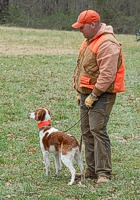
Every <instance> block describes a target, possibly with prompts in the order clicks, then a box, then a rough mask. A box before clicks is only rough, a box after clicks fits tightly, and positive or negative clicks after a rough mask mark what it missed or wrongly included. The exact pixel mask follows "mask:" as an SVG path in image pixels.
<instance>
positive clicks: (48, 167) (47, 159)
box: [43, 151, 50, 176]
mask: <svg viewBox="0 0 140 200" xmlns="http://www.w3.org/2000/svg"><path fill="white" fill-rule="evenodd" d="M43 158H44V162H45V168H46V176H49V175H50V160H49V152H48V151H45V152H43Z"/></svg>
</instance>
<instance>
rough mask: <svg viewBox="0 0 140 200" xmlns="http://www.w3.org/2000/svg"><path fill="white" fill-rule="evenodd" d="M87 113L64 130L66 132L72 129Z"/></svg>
mask: <svg viewBox="0 0 140 200" xmlns="http://www.w3.org/2000/svg"><path fill="white" fill-rule="evenodd" d="M86 114H87V113H85V114H84V115H83V116H82V117H81V118H80V119H79V120H78V121H77V122H76V123H75V124H73V125H72V126H71V127H70V128H68V129H67V130H65V131H63V132H64V133H65V132H67V131H69V130H71V129H72V128H73V127H74V126H75V125H76V124H78V123H79V122H80V121H81V120H82V119H83V118H84V117H85V116H86Z"/></svg>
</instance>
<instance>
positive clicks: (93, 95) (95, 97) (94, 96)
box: [91, 92, 98, 101]
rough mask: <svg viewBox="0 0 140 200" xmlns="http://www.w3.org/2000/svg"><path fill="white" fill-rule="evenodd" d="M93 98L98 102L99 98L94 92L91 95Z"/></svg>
mask: <svg viewBox="0 0 140 200" xmlns="http://www.w3.org/2000/svg"><path fill="white" fill-rule="evenodd" d="M91 96H92V98H93V99H94V101H97V100H98V97H97V96H96V95H95V94H94V93H93V92H92V93H91Z"/></svg>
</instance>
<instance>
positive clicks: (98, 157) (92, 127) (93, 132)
mask: <svg viewBox="0 0 140 200" xmlns="http://www.w3.org/2000/svg"><path fill="white" fill-rule="evenodd" d="M87 96H88V95H86V94H81V101H80V112H81V117H83V116H84V117H83V118H82V119H81V131H82V135H83V141H84V144H85V157H86V164H87V170H88V171H89V172H90V173H92V174H95V175H97V176H100V175H102V176H106V177H108V178H111V172H112V165H111V147H110V140H109V136H108V134H107V131H106V126H107V123H108V120H109V115H110V113H111V110H112V107H113V104H114V103H115V98H116V94H111V93H103V94H102V95H101V96H100V97H99V98H98V101H96V102H94V104H93V106H92V107H91V108H90V109H88V108H87V107H86V106H85V104H84V102H85V99H86V97H87Z"/></svg>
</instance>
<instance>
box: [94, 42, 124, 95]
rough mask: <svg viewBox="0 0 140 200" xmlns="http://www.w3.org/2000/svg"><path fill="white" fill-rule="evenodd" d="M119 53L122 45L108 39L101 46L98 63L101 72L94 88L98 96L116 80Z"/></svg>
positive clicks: (98, 52)
mask: <svg viewBox="0 0 140 200" xmlns="http://www.w3.org/2000/svg"><path fill="white" fill-rule="evenodd" d="M119 55H120V46H119V45H117V44H115V43H113V42H112V41H106V42H104V43H103V44H102V45H101V46H100V47H99V49H98V51H97V65H98V67H99V72H100V74H99V76H98V79H97V82H96V84H95V88H94V89H93V93H94V94H96V95H97V96H100V95H101V94H102V93H103V92H105V91H106V90H107V89H108V87H109V86H110V85H111V83H112V82H113V81H114V80H115V77H116V72H117V66H118V59H119Z"/></svg>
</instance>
